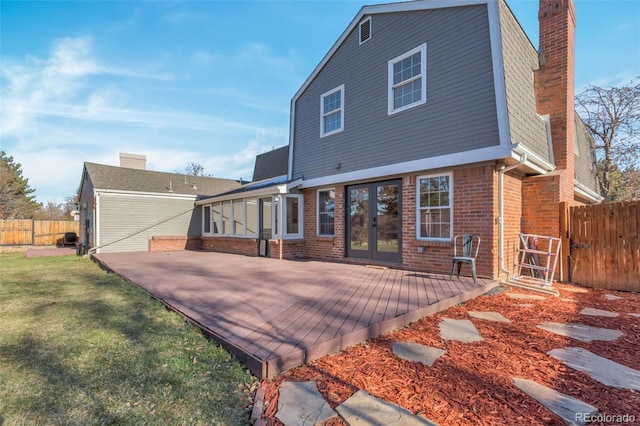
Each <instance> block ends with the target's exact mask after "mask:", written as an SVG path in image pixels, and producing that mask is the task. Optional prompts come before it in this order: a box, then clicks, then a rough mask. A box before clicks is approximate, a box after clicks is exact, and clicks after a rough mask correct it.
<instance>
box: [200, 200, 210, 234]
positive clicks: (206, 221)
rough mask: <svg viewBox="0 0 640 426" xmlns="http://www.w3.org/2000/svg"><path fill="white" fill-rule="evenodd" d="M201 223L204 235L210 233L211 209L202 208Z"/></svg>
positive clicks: (207, 207)
mask: <svg viewBox="0 0 640 426" xmlns="http://www.w3.org/2000/svg"><path fill="white" fill-rule="evenodd" d="M202 222H203V225H204V229H203V231H204V233H205V234H209V233H210V232H211V207H210V206H204V208H203V209H202Z"/></svg>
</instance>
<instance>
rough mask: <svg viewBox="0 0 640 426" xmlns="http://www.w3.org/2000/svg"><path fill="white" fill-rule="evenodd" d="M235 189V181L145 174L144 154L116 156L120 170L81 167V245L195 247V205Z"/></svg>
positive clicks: (198, 219) (99, 248)
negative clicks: (209, 197) (211, 196)
mask: <svg viewBox="0 0 640 426" xmlns="http://www.w3.org/2000/svg"><path fill="white" fill-rule="evenodd" d="M240 186H241V185H240V183H239V182H237V181H235V180H229V179H216V178H209V177H202V176H187V175H183V174H177V173H163V172H156V171H151V170H146V156H144V155H136V154H125V153H121V154H120V167H115V166H107V165H103V164H95V163H89V162H85V163H84V169H83V172H82V181H81V183H80V189H79V194H80V198H79V206H78V207H79V212H80V217H81V221H82V222H81V230H80V231H81V235H80V242H81V243H82V245H83V247H84V250H85V251H87V250H91V251H92V252H93V251H95V252H97V253H109V252H129V251H148V250H163V249H167V248H182V249H184V248H187V247H193V246H197V247H199V246H200V239H199V236H200V234H201V230H202V229H203V217H202V213H201V212H202V210H201V209H199V208H198V209H195V208H194V206H195V202H196V201H197V200H199V199H201V198H204V197H206V196H210V195H214V194H218V193H221V192H226V191H228V190H230V189H234V188H238V187H240ZM205 229H206V227H205Z"/></svg>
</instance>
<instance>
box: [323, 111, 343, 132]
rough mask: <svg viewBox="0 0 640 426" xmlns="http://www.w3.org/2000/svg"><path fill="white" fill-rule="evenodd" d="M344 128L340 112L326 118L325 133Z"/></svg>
mask: <svg viewBox="0 0 640 426" xmlns="http://www.w3.org/2000/svg"><path fill="white" fill-rule="evenodd" d="M340 127H342V119H341V114H340V111H338V112H334V113H333V114H331V115H327V116H326V117H324V132H325V133H329V132H332V131H334V130H337V129H339V128H340Z"/></svg>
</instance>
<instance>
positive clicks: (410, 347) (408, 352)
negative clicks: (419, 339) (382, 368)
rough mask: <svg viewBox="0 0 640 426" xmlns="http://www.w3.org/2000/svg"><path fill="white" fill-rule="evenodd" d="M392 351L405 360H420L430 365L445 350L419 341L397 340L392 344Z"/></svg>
mask: <svg viewBox="0 0 640 426" xmlns="http://www.w3.org/2000/svg"><path fill="white" fill-rule="evenodd" d="M393 353H394V354H396V355H397V356H399V357H400V358H402V359H406V360H407V361H413V362H421V363H423V364H425V365H428V366H429V367H431V366H432V365H433V363H434V362H436V360H437V359H438V358H440V357H441V356H442V355H444V354H445V353H447V351H445V350H444V349H438V348H434V347H432V346H426V345H421V344H420V343H405V342H398V343H394V344H393Z"/></svg>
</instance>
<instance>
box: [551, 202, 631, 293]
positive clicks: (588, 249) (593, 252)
mask: <svg viewBox="0 0 640 426" xmlns="http://www.w3.org/2000/svg"><path fill="white" fill-rule="evenodd" d="M560 216H561V220H560V222H561V224H560V227H561V229H560V232H561V235H562V237H563V242H562V245H563V256H562V257H563V258H564V259H567V260H568V261H567V262H566V265H565V267H564V271H565V274H564V276H565V277H568V281H571V282H574V283H576V284H580V285H583V286H585V287H591V288H598V289H610V290H625V291H640V238H639V237H638V234H639V233H640V201H629V202H622V203H609V204H594V205H589V206H574V207H569V206H568V204H567V203H561V205H560Z"/></svg>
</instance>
